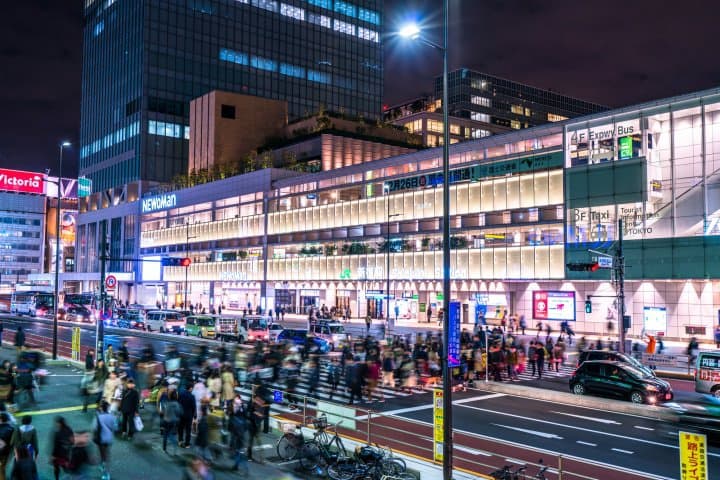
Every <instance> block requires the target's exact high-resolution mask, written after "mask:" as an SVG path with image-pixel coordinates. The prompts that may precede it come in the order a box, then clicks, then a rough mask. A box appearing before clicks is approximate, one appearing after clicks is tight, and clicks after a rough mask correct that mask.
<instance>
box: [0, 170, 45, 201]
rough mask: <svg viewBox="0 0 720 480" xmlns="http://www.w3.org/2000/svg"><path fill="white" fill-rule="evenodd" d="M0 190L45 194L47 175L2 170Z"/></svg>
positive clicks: (0, 173)
mask: <svg viewBox="0 0 720 480" xmlns="http://www.w3.org/2000/svg"><path fill="white" fill-rule="evenodd" d="M0 190H6V191H11V192H20V193H34V194H38V195H43V194H44V193H45V175H43V174H42V173H35V172H23V171H20V170H8V169H5V168H0Z"/></svg>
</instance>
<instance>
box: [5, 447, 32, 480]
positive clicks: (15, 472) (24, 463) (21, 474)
mask: <svg viewBox="0 0 720 480" xmlns="http://www.w3.org/2000/svg"><path fill="white" fill-rule="evenodd" d="M11 478H12V480H37V479H38V478H39V477H38V471H37V465H35V458H34V457H33V455H32V454H31V453H30V452H29V451H28V449H27V448H26V447H25V446H24V445H23V446H22V447H20V448H19V449H17V450H16V453H15V465H13V469H12V475H11Z"/></svg>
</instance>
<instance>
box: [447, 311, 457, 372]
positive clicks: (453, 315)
mask: <svg viewBox="0 0 720 480" xmlns="http://www.w3.org/2000/svg"><path fill="white" fill-rule="evenodd" d="M448 320H449V324H450V325H449V326H450V331H449V332H448V333H447V334H448V352H447V359H448V365H450V366H451V367H459V366H460V302H450V317H449V319H448Z"/></svg>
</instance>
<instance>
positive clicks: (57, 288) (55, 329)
mask: <svg viewBox="0 0 720 480" xmlns="http://www.w3.org/2000/svg"><path fill="white" fill-rule="evenodd" d="M71 145H72V144H71V143H70V142H68V141H65V142H61V143H60V145H59V147H60V158H59V162H58V184H57V187H58V196H57V203H56V204H55V301H54V305H55V308H54V309H53V344H52V358H53V360H57V350H58V304H59V303H60V205H61V204H62V164H63V149H64V148H65V147H69V146H71Z"/></svg>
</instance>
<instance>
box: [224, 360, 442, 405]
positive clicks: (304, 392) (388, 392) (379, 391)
mask: <svg viewBox="0 0 720 480" xmlns="http://www.w3.org/2000/svg"><path fill="white" fill-rule="evenodd" d="M252 375H253V374H249V375H248V378H247V381H245V382H241V384H240V386H239V387H237V388H236V389H235V391H236V392H239V393H240V394H241V396H242V397H243V399H244V400H246V401H249V400H250V397H251V395H252V388H253V386H252V380H253V376H252ZM261 376H262V375H261ZM266 382H267V386H268V388H269V389H270V390H271V391H275V390H277V391H280V392H283V397H282V403H280V402H278V401H274V402H273V405H272V410H273V411H276V412H282V413H292V412H293V411H294V409H292V408H290V405H289V403H288V401H287V390H286V384H285V382H284V380H283V378H282V375H280V379H279V380H278V381H277V382H273V381H272V380H271V379H266ZM429 392H430V390H425V389H422V388H420V387H418V388H413V389H411V390H409V391H408V390H406V391H403V390H401V389H399V388H390V387H387V386H385V387H380V386H379V385H378V387H377V388H375V390H374V393H373V402H372V403H369V402H367V394H365V393H363V398H362V400H361V401H357V400H356V401H355V405H358V406H361V407H362V406H366V407H369V406H370V405H379V404H380V403H379V402H380V401H381V399H382V400H392V399H401V398H406V397H409V396H411V395H423V394H427V393H429ZM294 395H295V396H296V397H298V401H299V403H300V406H302V403H303V401H302V400H301V397H303V396H305V397H306V398H307V402H308V404H311V405H312V404H314V403H315V402H317V401H318V400H321V401H329V402H335V403H348V402H349V401H350V391H349V390H348V389H347V388H346V387H345V378H344V377H341V379H340V383H339V384H338V387H337V389H336V390H335V391H334V392H333V391H332V386H331V383H330V380H329V377H328V374H327V367H326V366H322V367H321V372H320V381H319V382H318V384H317V387H316V388H315V390H314V391H313V392H311V391H310V372H309V371H305V370H303V371H301V372H300V374H299V376H298V383H297V386H296V387H295V392H294ZM278 400H279V398H278Z"/></svg>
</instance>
